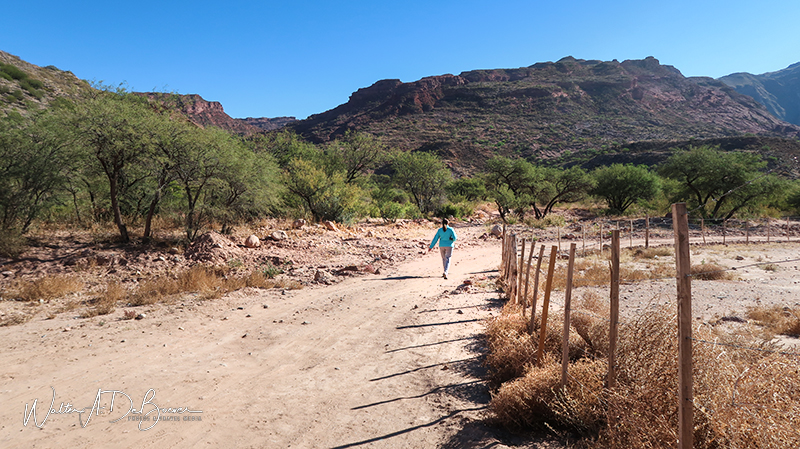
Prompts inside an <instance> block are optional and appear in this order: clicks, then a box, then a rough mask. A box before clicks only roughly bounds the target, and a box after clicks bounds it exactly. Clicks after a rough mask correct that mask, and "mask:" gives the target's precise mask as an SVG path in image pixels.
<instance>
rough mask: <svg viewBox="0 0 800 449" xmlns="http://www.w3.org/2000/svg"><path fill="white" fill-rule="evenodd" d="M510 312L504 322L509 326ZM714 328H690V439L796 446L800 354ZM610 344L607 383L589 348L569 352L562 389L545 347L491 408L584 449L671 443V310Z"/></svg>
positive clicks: (553, 356) (506, 421) (633, 324)
mask: <svg viewBox="0 0 800 449" xmlns="http://www.w3.org/2000/svg"><path fill="white" fill-rule="evenodd" d="M592 301H593V298H592V297H591V296H590V297H589V298H587V301H585V302H586V303H587V304H579V306H578V307H586V308H587V309H589V308H591V307H592V306H591V304H590V303H591V302H592ZM575 315H576V314H574V315H573V316H575ZM498 318H499V317H498ZM597 319H598V320H599V321H603V320H602V319H601V317H598V318H597ZM518 320H519V318H505V319H504V320H503V321H504V322H505V323H509V326H508V327H510V328H511V330H510V332H512V333H513V332H515V331H516V329H518V326H519V325H518V324H513V323H517V322H518ZM499 321H500V320H499ZM557 321H558V320H557V319H555V318H554V322H557ZM715 332H717V331H715V330H714V329H712V328H711V327H709V326H696V327H695V329H694V330H693V337H694V339H695V340H696V342H695V343H694V345H693V346H694V348H693V365H694V376H693V378H694V392H695V394H694V398H695V399H694V403H695V411H694V416H695V419H694V425H695V431H694V440H695V443H694V447H696V448H707V449H711V448H723V447H725V448H727V447H731V448H733V447H737V448H756V449H762V448H763V449H778V448H787V447H800V433H799V432H797V431H796V430H795V429H797V428H798V427H800V390H799V389H797V388H796V386H797V385H798V384H800V362H799V361H798V360H797V359H796V358H795V357H792V356H791V355H785V354H780V353H778V352H775V351H774V350H775V349H776V348H774V347H772V346H771V345H770V344H769V343H764V342H763V341H753V340H752V336H750V335H736V336H730V335H727V336H726V335H725V334H719V333H715ZM714 343H719V344H714ZM617 348H618V349H617V366H618V371H617V386H616V387H615V388H614V389H612V390H608V389H604V388H603V383H604V378H605V374H606V369H607V366H606V362H605V360H604V359H603V358H602V357H600V356H599V355H597V356H596V357H583V358H578V359H572V357H571V363H570V366H569V378H568V379H569V380H568V384H567V388H566V390H560V389H559V382H560V378H561V377H560V363H559V362H560V354H557V353H554V352H548V353H546V355H545V357H544V358H543V362H544V363H543V365H542V366H534V365H533V364H528V365H526V368H525V370H524V373H523V375H522V376H521V377H517V378H514V379H513V380H510V381H508V382H506V383H504V384H503V385H501V386H500V387H499V388H498V390H497V393H496V394H494V396H493V398H492V401H491V404H490V411H491V415H492V416H493V417H494V419H495V420H496V422H497V423H498V424H500V425H502V426H504V427H507V428H510V429H515V430H522V429H530V428H540V427H542V426H550V427H552V428H557V429H558V428H563V429H568V430H572V431H575V432H577V433H579V434H580V435H583V436H584V437H585V439H584V440H581V441H580V442H579V443H578V444H577V447H581V448H586V449H588V448H592V449H595V448H609V449H622V448H631V447H635V448H637V449H638V448H652V449H655V448H664V447H673V446H674V441H675V440H676V439H677V422H678V421H677V404H676V400H677V399H676V391H677V353H678V351H677V321H676V317H675V314H674V311H672V310H669V309H662V310H657V311H654V312H651V313H647V314H643V315H640V316H638V317H637V318H635V319H633V320H632V321H630V322H627V323H625V325H624V326H622V327H621V328H620V338H619V342H618V347H617ZM751 348H752V349H751ZM753 349H756V350H753Z"/></svg>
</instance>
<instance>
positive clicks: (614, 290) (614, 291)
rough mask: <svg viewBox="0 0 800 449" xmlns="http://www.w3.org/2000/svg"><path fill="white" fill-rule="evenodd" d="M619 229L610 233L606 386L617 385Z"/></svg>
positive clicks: (612, 386)
mask: <svg viewBox="0 0 800 449" xmlns="http://www.w3.org/2000/svg"><path fill="white" fill-rule="evenodd" d="M619 253H620V250H619V231H612V233H611V310H610V316H609V319H610V325H609V331H608V388H614V387H615V386H616V385H617V337H618V335H619Z"/></svg>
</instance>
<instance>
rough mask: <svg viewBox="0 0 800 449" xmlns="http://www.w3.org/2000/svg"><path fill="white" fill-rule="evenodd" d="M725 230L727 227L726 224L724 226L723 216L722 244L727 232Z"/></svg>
mask: <svg viewBox="0 0 800 449" xmlns="http://www.w3.org/2000/svg"><path fill="white" fill-rule="evenodd" d="M726 231H727V229H726V226H725V219H724V218H723V219H722V244H723V245H724V244H725V236H726V234H727V232H726Z"/></svg>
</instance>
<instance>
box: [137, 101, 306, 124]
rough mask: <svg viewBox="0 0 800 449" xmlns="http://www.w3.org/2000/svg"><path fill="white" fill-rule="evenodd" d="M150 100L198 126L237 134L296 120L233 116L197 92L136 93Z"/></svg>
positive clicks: (215, 102)
mask: <svg viewBox="0 0 800 449" xmlns="http://www.w3.org/2000/svg"><path fill="white" fill-rule="evenodd" d="M138 94H139V95H144V96H146V97H148V98H150V99H152V100H158V101H160V102H162V103H164V104H167V105H169V106H170V107H174V108H176V109H177V110H179V111H181V112H182V113H183V114H184V115H186V116H187V117H189V120H191V121H192V122H194V123H196V124H197V125H199V126H204V127H205V126H216V127H217V128H222V129H224V130H227V131H230V132H232V133H236V134H239V135H250V134H255V133H258V132H263V131H272V130H276V129H279V128H281V127H283V126H285V125H286V124H287V123H291V122H293V121H296V120H297V119H295V118H294V117H277V118H252V117H248V118H245V119H240V118H233V117H231V116H229V115H228V114H226V113H225V110H224V109H223V107H222V104H221V103H219V102H218V101H207V100H204V99H203V97H201V96H200V95H197V94H190V95H181V94H165V93H154V92H143V93H138Z"/></svg>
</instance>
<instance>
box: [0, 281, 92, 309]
mask: <svg viewBox="0 0 800 449" xmlns="http://www.w3.org/2000/svg"><path fill="white" fill-rule="evenodd" d="M82 289H83V282H81V281H80V280H78V279H76V278H74V277H72V276H65V275H55V276H44V277H41V278H39V279H36V280H33V281H22V282H20V283H18V284H17V285H16V286H15V287H14V288H12V289H11V294H12V295H13V296H16V297H18V298H20V299H21V300H23V301H38V300H40V299H41V300H43V301H45V302H47V301H50V300H52V299H55V298H60V297H62V296H65V295H68V294H70V293H76V292H79V291H81V290H82Z"/></svg>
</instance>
